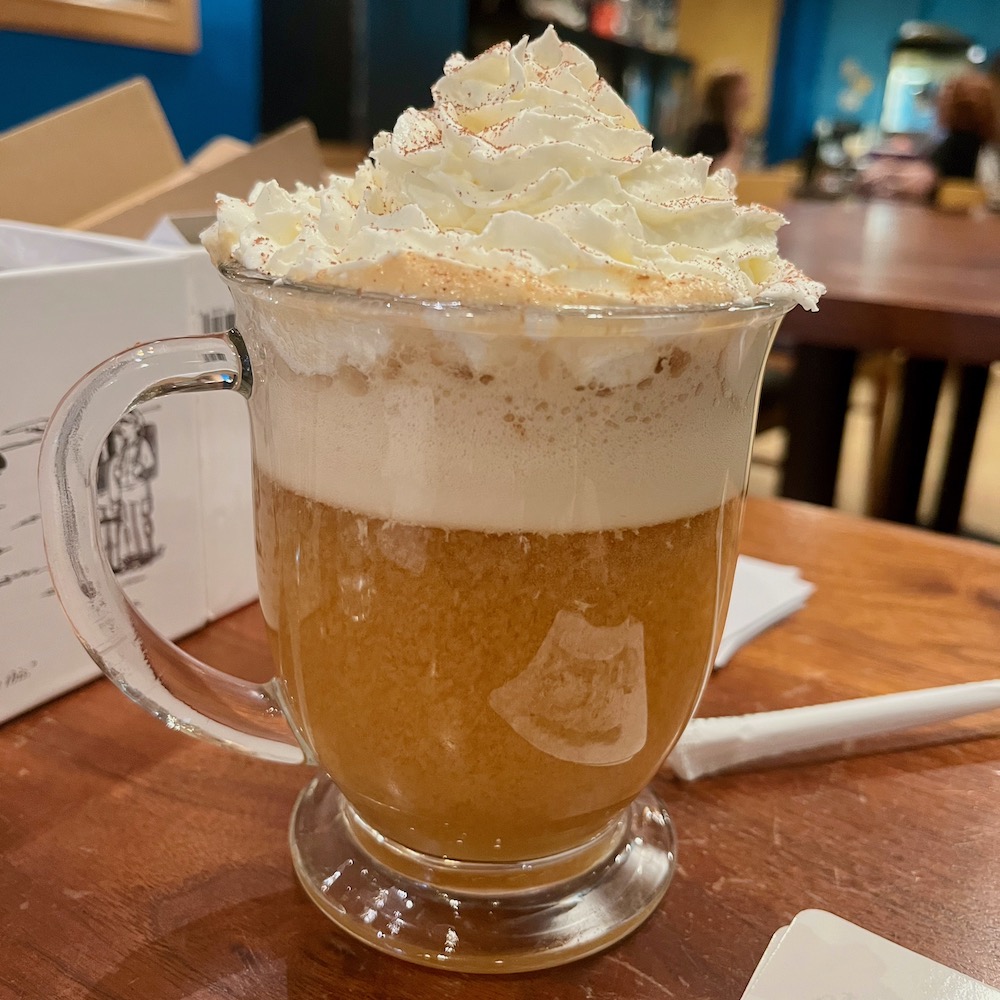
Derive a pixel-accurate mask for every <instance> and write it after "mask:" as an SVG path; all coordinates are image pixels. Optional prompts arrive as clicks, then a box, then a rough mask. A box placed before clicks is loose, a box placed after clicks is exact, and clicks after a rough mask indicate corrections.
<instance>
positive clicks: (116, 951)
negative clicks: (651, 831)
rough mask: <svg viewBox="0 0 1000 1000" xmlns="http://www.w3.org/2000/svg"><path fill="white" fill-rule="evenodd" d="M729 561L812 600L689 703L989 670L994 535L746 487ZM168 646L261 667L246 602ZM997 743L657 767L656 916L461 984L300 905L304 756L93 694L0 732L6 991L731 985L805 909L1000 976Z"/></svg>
mask: <svg viewBox="0 0 1000 1000" xmlns="http://www.w3.org/2000/svg"><path fill="white" fill-rule="evenodd" d="M743 550H744V551H745V552H747V553H749V554H752V555H756V556H761V557H764V558H768V559H773V560H777V561H782V562H790V563H795V564H797V565H799V566H801V567H802V568H803V570H804V573H805V575H806V577H807V578H809V579H811V580H812V581H814V582H815V583H816V584H817V587H818V590H817V592H816V594H815V595H814V597H813V598H812V599H811V601H810V602H809V604H808V606H807V607H806V608H805V609H803V610H802V611H800V612H798V613H797V614H796V615H794V616H793V617H792V618H790V619H788V620H787V621H785V622H783V623H782V624H780V625H779V626H777V627H775V628H774V629H772V630H771V631H770V632H768V633H767V634H765V635H764V636H762V637H760V638H759V639H758V640H756V641H755V642H753V643H751V644H750V645H749V646H747V647H746V648H745V649H743V650H742V651H741V652H740V653H739V654H737V656H736V657H735V658H734V659H733V660H732V662H731V663H730V665H729V666H728V667H726V668H725V670H723V671H721V672H720V673H719V674H718V675H717V676H716V677H714V678H713V680H712V681H711V683H710V685H709V689H708V693H707V695H706V698H705V701H704V704H703V709H702V711H703V714H729V713H739V712H749V711H755V710H759V709H772V708H783V707H791V706H795V705H804V704H809V703H814V702H822V701H827V700H831V699H837V698H846V697H854V696H858V695H867V694H874V693H879V692H888V691H895V690H903V689H912V688H919V687H926V686H931V685H938V684H947V683H954V682H959V681H971V680H979V679H984V678H988V677H993V676H996V675H997V674H998V673H1000V652H998V648H1000V549H996V548H989V547H986V546H982V545H977V544H975V543H971V542H965V541H959V540H955V539H951V538H944V537H939V536H931V535H928V534H923V533H918V532H916V531H914V530H912V529H907V528H902V527H897V526H892V525H886V524H882V523H876V522H868V521H861V520H856V519H853V518H850V517H848V516H846V515H843V514H839V513H836V512H833V511H829V510H824V509H821V508H814V507H808V506H804V505H797V504H792V503H787V502H776V501H756V502H751V504H750V507H749V509H748V515H747V521H746V530H745V539H744V545H743ZM186 646H187V648H188V649H190V650H191V651H193V652H195V653H196V654H198V655H200V656H204V657H205V658H207V659H209V660H211V661H212V662H214V663H215V664H217V665H220V666H222V667H225V668H226V669H230V670H233V671H234V672H235V671H239V672H242V673H244V674H247V675H250V676H266V675H267V674H268V673H269V667H268V664H267V654H266V652H265V649H264V642H263V632H262V626H261V621H260V617H259V613H258V611H257V609H256V608H255V607H253V608H249V609H246V610H245V611H242V612H239V613H237V614H235V615H232V616H230V617H229V618H227V619H225V620H223V621H221V622H219V623H216V624H215V625H213V626H210V627H209V628H207V629H205V630H204V631H203V632H201V633H199V634H198V635H196V636H195V637H193V638H191V639H190V640H189V641H188V642H187V643H186ZM998 732H1000V720H998V719H997V717H996V716H995V715H994V716H992V717H991V716H981V717H979V718H977V719H973V720H969V721H968V722H966V723H964V724H954V725H951V726H944V727H937V728H935V729H934V730H932V731H928V732H926V733H924V734H922V739H921V744H922V745H920V746H918V747H915V748H913V747H911V748H908V749H902V748H900V738H899V737H896V738H895V739H894V740H883V741H880V742H873V743H871V744H868V745H867V746H865V747H862V748H856V749H860V750H862V751H864V752H861V753H857V754H855V755H853V756H849V757H846V758H841V759H838V755H837V754H831V753H829V752H828V753H827V754H826V755H825V758H823V757H819V756H816V755H813V757H812V758H810V759H800V760H798V761H795V762H791V763H785V764H784V765H783V766H780V767H776V768H773V769H767V770H759V771H753V772H747V773H742V774H732V775H728V776H722V777H716V778H713V779H707V780H703V781H700V782H696V783H693V784H684V783H681V782H679V781H677V780H676V779H674V778H672V777H671V776H669V774H663V775H662V776H661V777H660V778H659V779H658V780H657V786H658V791H659V792H660V793H661V794H662V795H663V796H664V797H665V798H666V800H667V801H668V803H669V804H670V806H671V810H672V813H673V816H674V819H675V822H676V824H677V827H678V831H679V835H680V872H679V875H678V877H677V878H676V880H675V882H674V884H673V886H672V887H671V889H670V891H669V892H668V894H667V897H666V899H665V901H664V903H663V904H662V905H661V906H660V908H659V910H658V911H657V912H656V913H655V914H654V915H653V916H652V918H651V919H650V920H649V921H648V922H647V923H646V924H644V925H643V926H642V927H641V928H640V929H639V930H638V931H637V932H636V933H635V934H633V935H632V936H631V937H630V938H628V939H627V940H625V941H624V942H621V943H620V944H618V945H617V946H615V947H613V948H611V949H610V950H609V951H607V952H605V953H604V954H602V955H599V956H596V957H594V958H590V959H586V960H584V961H580V962H577V963H575V964H573V965H570V966H566V967H563V968H561V969H557V970H551V971H547V972H541V973H532V974H524V975H517V976H511V977H474V976H459V975H454V974H448V973H443V972H436V971H434V970H426V969H422V968H418V967H415V966H410V965H406V964H404V963H402V962H399V961H396V960H394V959H391V958H388V957H384V956H382V955H380V954H377V953H375V952H374V951H371V950H368V949H367V948H365V947H364V946H362V945H360V944H356V943H354V942H353V941H351V940H349V939H348V938H346V937H344V936H343V935H341V934H340V933H339V932H338V931H336V930H335V929H334V927H333V925H331V924H330V923H328V922H327V921H326V919H325V918H324V917H323V916H322V915H321V914H320V913H319V912H318V911H317V910H316V909H315V908H314V907H313V906H312V905H311V904H310V903H309V902H308V901H307V899H306V897H305V895H304V894H303V892H302V891H301V890H300V889H299V888H298V886H297V884H296V881H295V878H294V876H293V874H292V869H291V864H290V861H289V856H288V846H287V842H286V826H287V821H288V816H289V811H290V809H291V807H292V802H293V799H294V797H295V795H296V793H297V792H298V790H299V788H300V787H301V786H302V785H303V784H304V783H305V781H306V779H307V776H308V773H307V771H305V770H304V769H301V768H282V767H280V766H278V765H269V764H265V763H261V762H258V761H253V760H249V759H244V758H242V757H238V756H235V755H230V754H228V753H226V752H224V751H222V750H220V749H216V748H214V747H210V746H207V745H204V744H200V743H197V742H196V741H194V740H192V739H190V738H188V737H186V736H182V735H180V734H177V733H172V732H169V731H168V730H166V729H165V728H163V727H162V726H160V725H159V724H158V723H156V722H155V721H154V720H153V719H152V718H151V717H149V716H146V715H145V714H144V713H143V712H142V711H140V710H139V709H138V708H137V707H136V706H134V705H132V704H131V703H130V702H128V701H127V700H126V699H125V698H124V697H123V696H122V695H121V694H119V693H118V692H117V691H116V690H114V689H113V688H112V687H111V685H110V684H109V683H107V682H106V681H103V680H102V681H98V682H95V683H94V684H92V685H90V686H88V687H86V688H84V689H82V690H80V691H78V692H76V693H74V694H71V695H68V696H66V697H64V698H62V699H60V700H59V701H56V702H54V703H52V704H49V705H47V706H44V707H42V708H40V709H38V710H37V711H35V712H33V713H31V714H29V715H27V716H24V717H22V718H21V719H19V720H16V721H14V722H12V723H9V724H7V725H6V726H4V727H3V728H2V729H0V996H2V997H3V998H4V1000H6V998H8V997H10V998H44V1000H61V998H78V997H79V998H99V1000H124V998H134V1000H181V998H197V1000H210V998H211V1000H214V998H226V1000H242V998H254V1000H269V998H278V997H280V998H286V997H287V998H293V1000H312V998H320V997H324V998H325V997H331V998H332V997H336V998H358V1000H362V998H363V1000H375V998H379V1000H385V998H404V1000H405V998H418V997H420V998H423V997H427V998H473V1000H474V998H483V1000H486V998H496V1000H499V998H512V1000H514V998H535V997H555V998H579V1000H610V998H618V997H621V998H657V1000H661V998H671V997H673V998H685V1000H701V998H704V1000H730V998H731V1000H737V998H738V997H739V996H740V994H741V993H742V990H743V987H744V985H745V984H746V981H747V979H748V977H749V975H750V973H751V971H752V970H753V968H754V966H755V964H756V962H757V960H758V959H759V957H760V955H761V953H762V952H763V950H764V947H765V945H766V944H767V942H768V940H769V938H770V936H771V934H772V933H773V932H774V931H775V930H776V929H777V928H778V927H779V926H781V925H782V924H784V923H786V922H787V921H788V920H789V919H790V918H791V917H792V916H793V915H794V914H795V913H797V912H798V911H800V910H802V909H806V908H809V907H820V908H823V909H829V910H832V911H834V912H835V913H838V914H840V915H841V916H843V917H846V918H847V919H849V920H854V921H857V922H859V923H861V924H862V925H864V926H865V927H867V928H869V929H870V930H872V931H875V932H876V933H878V934H882V935H885V936H886V937H889V938H891V939H893V940H895V941H898V942H899V943H900V944H903V945H905V946H907V947H909V948H913V949H916V950H917V951H920V952H923V953H924V954H926V955H929V956H930V957H931V958H934V959H937V960H938V961H941V962H944V963H946V964H948V965H951V966H953V967H954V968H956V969H959V970H961V971H962V972H965V973H967V974H969V975H972V976H974V977H976V978H979V979H982V980H984V981H985V982H987V983H989V984H992V985H995V986H1000V860H998V850H997V844H998V842H1000V738H998Z"/></svg>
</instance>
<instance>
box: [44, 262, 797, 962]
mask: <svg viewBox="0 0 1000 1000" xmlns="http://www.w3.org/2000/svg"><path fill="white" fill-rule="evenodd" d="M223 276H224V277H225V278H226V280H227V282H228V284H229V286H230V288H231V290H232V293H233V297H234V300H235V306H236V316H237V323H236V328H235V329H233V330H231V331H230V332H229V333H228V334H226V335H225V336H214V337H191V338H184V339H178V340H169V341H161V342H158V343H153V344H147V345H144V346H142V347H138V348H135V349H133V350H131V351H128V352H126V353H124V354H121V355H119V356H118V357H116V358H114V359H112V360H110V361H108V362H106V363H105V364H104V365H103V366H101V367H99V368H98V369H96V370H95V371H94V372H92V373H91V374H89V375H88V376H86V377H85V378H84V379H83V380H82V381H81V382H80V383H79V384H78V385H77V386H76V387H75V388H74V389H73V390H72V391H71V392H70V394H69V395H68V396H67V398H66V399H65V400H64V401H63V402H62V404H61V405H60V407H59V409H58V410H57V412H56V414H55V415H54V417H53V420H52V421H51V423H50V425H49V430H48V433H47V436H46V438H45V441H44V443H43V449H42V458H41V470H42V480H41V486H42V518H43V528H44V533H45V542H46V549H47V553H48V558H49V562H50V567H51V571H52V577H53V580H54V583H55V588H56V591H57V593H58V595H59V598H60V600H61V601H62V604H63V607H64V608H65V611H66V613H67V615H68V617H69V618H70V620H71V622H72V624H73V626H74V628H75V630H76V632H77V634H78V635H79V637H80V640H81V642H82V643H83V644H84V645H85V646H86V648H87V650H88V652H89V653H90V655H91V656H92V657H93V659H94V660H95V661H96V662H97V663H98V664H99V665H100V667H101V668H102V669H103V670H104V672H105V673H106V674H107V675H108V676H109V677H110V678H111V679H112V680H113V681H114V682H115V684H117V685H118V687H120V688H121V689H122V691H124V692H125V694H127V695H128V696H129V697H130V698H132V699H133V700H134V701H136V702H138V703H139V704H140V705H142V706H143V707H144V708H146V709H147V710H148V711H150V712H151V713H152V714H154V715H155V716H156V717H157V718H159V719H161V720H162V721H164V722H165V723H166V724H167V725H168V726H170V727H171V728H173V729H178V730H181V731H183V732H186V733H190V734H191V735H194V736H198V737H200V738H202V739H206V740H209V741H211V742H214V743H217V744H220V745H223V746H227V747H231V748H233V749H236V750H240V751H243V752H245V753H248V754H252V755H254V756H257V757H262V758H265V759H267V760H272V761H280V762H286V763H301V762H306V763H308V764H310V765H312V766H313V767H315V768H316V769H317V771H316V776H315V777H314V778H313V779H312V781H311V782H310V783H309V784H308V786H307V787H306V788H305V790H304V791H303V792H302V793H301V795H300V797H299V799H298V802H297V804H296V806H295V810H294V813H293V816H292V821H291V830H290V840H291V850H292V857H293V861H294V866H295V870H296V872H297V874H298V877H299V879H300V881H301V882H302V885H303V886H304V888H305V890H306V891H307V893H308V894H309V895H310V897H311V898H312V899H313V901H314V902H315V903H316V904H317V905H318V906H319V907H320V908H321V909H322V910H323V911H324V912H325V913H326V914H327V915H328V916H329V917H330V918H331V919H332V920H333V921H334V922H335V923H336V924H338V925H339V926H340V927H341V928H343V929H344V930H346V931H347V932H348V933H350V934H352V935H354V936H355V937H357V938H359V939H361V940H362V941H365V942H367V943H368V944H371V945H373V946H374V947H376V948H379V949H381V950H383V951H386V952H389V953H391V954H394V955H397V956H399V957H402V958H405V959H409V960H411V961H416V962H421V963H424V964H429V965H435V966H438V967H441V966H444V967H448V968H454V969H460V970H463V971H493V972H498V971H502V972H508V971H511V972H513V971H523V970H527V969H533V968H541V967H545V966H550V965H556V964H559V963H562V962H565V961H569V960H571V959H573V958H578V957H581V956H583V955H587V954H590V953H592V952H594V951H597V950H599V949H600V948H603V947H605V946H607V945H608V944H610V943H612V942H613V941H616V940H618V939H619V938H621V937H623V936H624V935H625V934H627V933H629V932H630V931H631V930H632V929H634V928H635V927H636V926H637V925H638V924H639V923H640V922H641V921H642V920H643V919H644V918H645V917H646V916H647V915H648V914H649V913H650V912H651V911H652V910H653V909H654V908H655V907H656V905H657V904H658V902H659V901H660V899H661V898H662V896H663V894H664V892H665V891H666V888H667V885H668V883H669V881H670V878H671V876H672V874H673V871H674V868H675V865H676V846H675V839H674V833H673V829H672V827H671V823H670V820H669V817H668V815H667V813H666V810H665V809H664V807H663V804H662V803H661V802H660V800H659V799H658V798H657V797H656V796H655V795H654V794H653V793H652V792H651V791H650V790H649V789H648V788H647V787H646V786H647V784H648V782H649V781H650V780H651V779H652V777H653V776H654V775H655V773H656V771H657V769H658V768H659V767H660V765H661V764H662V762H663V760H664V758H665V757H666V755H667V753H668V752H669V751H670V749H671V748H672V746H673V745H674V743H675V742H676V740H677V738H678V737H679V736H680V734H681V732H682V730H683V729H684V727H685V725H686V724H687V722H688V720H689V719H690V718H691V716H692V714H693V713H694V710H695V707H696V705H697V702H698V699H699V697H700V695H701V692H702V689H703V687H704V684H705V681H706V679H707V677H708V675H709V673H710V670H711V667H712V663H713V660H714V656H715V651H716V647H717V644H718V641H719V637H720V633H721V630H722V625H723V623H724V621H725V613H726V608H727V605H728V601H729V592H730V587H731V585H732V579H733V571H734V568H735V561H736V549H737V542H738V536H739V529H740V523H741V518H742V511H743V502H744V497H745V490H746V481H747V473H748V467H749V455H750V445H751V441H752V436H753V431H754V423H755V418H756V411H757V403H758V398H759V393H760V384H761V375H762V371H763V365H764V360H765V358H766V355H767V352H768V349H769V346H770V344H771V341H772V339H773V336H774V332H775V330H776V328H777V325H778V323H779V322H780V320H781V317H782V315H783V313H784V312H785V308H786V307H784V306H780V305H767V304H757V305H750V306H740V307H725V308H686V309H679V308H673V309H668V308H645V307H643V308H636V307H619V306H614V307H590V306H587V307H572V308H539V307H530V306H496V307H466V306H464V305H461V304H457V303H446V302H422V301H418V300H415V299H408V298H394V297H391V296H384V295H374V294H360V293H357V292H354V291H345V290H337V289H317V288H308V287H304V286H296V285H293V284H288V283H282V282H275V281H272V280H270V279H266V278H264V277H262V276H260V275H259V274H253V273H247V272H241V271H238V270H236V269H232V270H227V269H225V268H224V269H223ZM210 389H229V390H234V391H236V392H239V393H241V394H242V395H243V396H244V397H245V398H246V399H247V401H248V404H249V411H250V420H251V427H252V436H253V490H254V505H255V517H256V540H257V563H258V579H259V591H260V603H261V608H262V611H263V615H264V618H265V621H266V625H267V631H268V635H269V638H270V643H271V647H272V651H273V653H274V659H275V663H276V667H277V670H276V673H277V676H276V678H275V679H274V680H272V681H271V682H269V683H267V684H263V685H260V684H253V683H250V682H247V681H243V680H239V679H236V678H233V677H231V676H228V675H226V674H224V673H221V672H219V671H217V670H214V669H212V668H210V667H208V666H206V665H204V664H202V663H200V662H198V661H197V660H195V659H194V658H192V657H191V656H189V655H187V654H186V653H183V652H181V651H180V650H179V649H178V648H177V647H176V646H174V645H173V644H172V643H170V642H168V641H166V640H165V639H164V638H163V637H162V636H160V635H158V634H157V633H156V632H155V631H154V630H153V629H152V628H151V627H150V626H149V625H148V624H147V623H146V622H145V620H144V619H143V618H142V616H141V615H140V614H139V613H138V612H137V611H136V610H135V609H134V608H133V607H131V605H130V604H129V602H128V600H127V599H126V597H125V596H124V594H123V593H122V591H121V590H120V589H119V587H118V585H117V583H116V581H115V577H114V575H113V572H112V570H111V568H110V566H109V565H108V564H107V562H106V560H105V557H104V555H103V552H102V548H101V545H100V542H99V540H98V535H97V517H96V515H95V509H94V505H95V501H94V476H95V462H96V457H97V455H98V453H99V452H100V449H101V446H102V444H103V442H104V440H105V438H106V437H107V435H108V432H109V431H110V430H111V428H112V427H113V426H114V424H115V423H116V422H117V421H118V420H119V418H120V417H121V416H122V414H123V413H124V412H126V411H127V410H128V408H129V407H130V406H132V405H133V404H134V403H137V402H143V401H147V400H150V399H153V398H156V397H158V396H162V395H164V394H167V393H172V392H189V391H193V390H210Z"/></svg>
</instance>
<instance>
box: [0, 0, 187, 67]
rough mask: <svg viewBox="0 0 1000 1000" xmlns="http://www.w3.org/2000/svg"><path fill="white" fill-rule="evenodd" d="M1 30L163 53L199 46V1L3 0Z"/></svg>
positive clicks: (0, 18) (0, 8)
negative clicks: (106, 43) (64, 37)
mask: <svg viewBox="0 0 1000 1000" xmlns="http://www.w3.org/2000/svg"><path fill="white" fill-rule="evenodd" d="M0 29H9V30H13V31H28V32H34V33H37V34H43V35H64V36H67V37H69V38H82V39H87V40H89V41H95V42H110V43H112V44H117V45H129V46H133V47H135V48H141V49H157V50H160V51H164V52H180V53H188V54H190V53H192V52H197V51H198V49H199V48H200V47H201V22H200V16H199V9H198V0H3V2H2V3H0Z"/></svg>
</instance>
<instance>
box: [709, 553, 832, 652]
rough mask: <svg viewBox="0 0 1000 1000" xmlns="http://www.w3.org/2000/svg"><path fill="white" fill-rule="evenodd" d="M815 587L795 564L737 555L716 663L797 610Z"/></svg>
mask: <svg viewBox="0 0 1000 1000" xmlns="http://www.w3.org/2000/svg"><path fill="white" fill-rule="evenodd" d="M815 589H816V588H815V587H814V586H813V585H812V584H811V583H809V582H808V581H806V580H803V579H802V576H801V574H800V573H799V570H798V568H797V567H795V566H779V565H778V564H777V563H770V562H765V561H764V560H763V559H754V558H753V557H752V556H740V557H739V559H738V560H737V561H736V575H735V577H734V578H733V596H732V598H731V599H730V602H729V616H728V617H727V618H726V627H725V628H724V629H723V631H722V642H721V643H720V644H719V653H718V656H716V658H715V666H716V667H724V666H725V665H726V664H727V663H728V662H729V659H730V657H731V656H732V655H733V653H735V652H736V650H738V649H739V648H740V646H742V645H744V644H745V643H747V642H749V641H750V640H751V639H753V638H754V637H755V636H758V635H760V634H761V632H763V631H764V630H765V629H767V628H770V627H771V626H772V625H774V624H776V623H777V622H780V621H781V620H782V619H783V618H787V617H788V615H790V614H791V613H792V612H793V611H798V610H799V608H801V607H802V606H803V605H804V604H805V603H806V601H807V600H808V599H809V596H810V595H811V594H812V592H813V591H814V590H815Z"/></svg>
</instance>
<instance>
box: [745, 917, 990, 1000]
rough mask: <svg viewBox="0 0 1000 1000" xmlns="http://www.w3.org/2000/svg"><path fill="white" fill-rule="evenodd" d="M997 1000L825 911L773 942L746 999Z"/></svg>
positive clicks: (941, 967)
mask: <svg viewBox="0 0 1000 1000" xmlns="http://www.w3.org/2000/svg"><path fill="white" fill-rule="evenodd" d="M831 997H845V998H851V997H854V998H857V1000H1000V991H997V990H995V989H993V988H992V987H990V986H986V985H984V984H983V983H980V982H977V981H976V980H974V979H970V978H969V977H968V976H965V975H963V974H962V973H960V972H956V971H955V970H954V969H949V968H948V967H947V966H944V965H941V964H940V963H939V962H935V961H933V960H932V959H930V958H926V957H925V956H923V955H918V954H917V953H916V952H913V951H909V950H908V949H906V948H903V947H901V946H900V945H898V944H894V943H893V942H892V941H887V940H886V939H885V938H882V937H879V936H878V935H877V934H873V933H872V932H871V931H866V930H864V929H863V928H861V927H858V926H857V925H856V924H852V923H850V922H849V921H847V920H844V919H842V918H841V917H837V916H834V914H832V913H827V912H825V911H824V910H803V911H802V912H801V913H800V914H799V915H798V916H797V917H795V919H794V920H793V921H792V922H791V924H789V926H788V927H783V928H781V930H779V931H778V932H777V933H776V934H775V935H774V937H773V938H772V939H771V943H770V944H769V945H768V947H767V950H766V951H765V952H764V956H763V958H761V960H760V964H759V965H758V966H757V969H756V971H755V972H754V974H753V976H752V977H751V979H750V982H749V984H748V985H747V988H746V992H745V993H744V994H743V1000H828V998H831Z"/></svg>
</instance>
